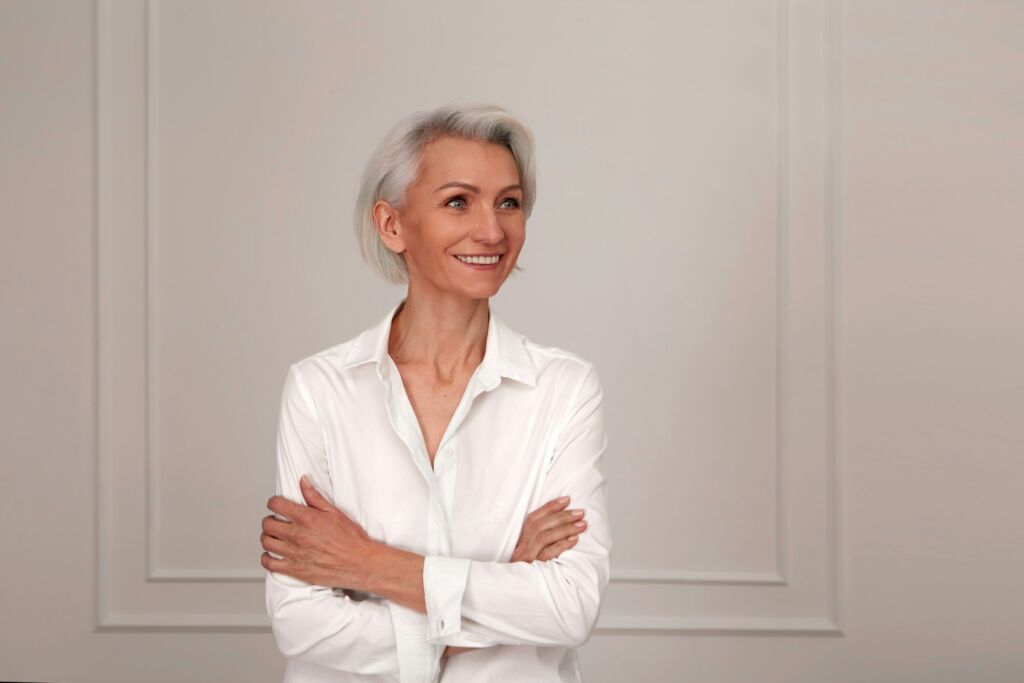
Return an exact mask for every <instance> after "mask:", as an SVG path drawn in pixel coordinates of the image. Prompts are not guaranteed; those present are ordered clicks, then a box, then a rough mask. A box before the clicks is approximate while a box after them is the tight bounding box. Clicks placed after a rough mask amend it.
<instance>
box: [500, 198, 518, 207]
mask: <svg viewBox="0 0 1024 683" xmlns="http://www.w3.org/2000/svg"><path fill="white" fill-rule="evenodd" d="M505 202H512V206H510V207H508V208H510V209H518V208H519V200H518V199H516V198H515V197H508V198H507V199H505V200H503V201H502V202H501V203H502V204H504V203H505Z"/></svg>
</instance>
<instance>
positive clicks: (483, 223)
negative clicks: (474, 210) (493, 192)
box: [473, 206, 505, 244]
mask: <svg viewBox="0 0 1024 683" xmlns="http://www.w3.org/2000/svg"><path fill="white" fill-rule="evenodd" d="M504 238H505V230H504V228H502V227H501V221H500V220H498V212H497V211H496V210H495V209H494V207H492V206H483V208H482V209H481V212H480V216H479V220H477V222H476V228H475V229H474V231H473V239H474V240H475V241H477V242H483V243H484V244H497V243H498V242H501V240H503V239H504Z"/></svg>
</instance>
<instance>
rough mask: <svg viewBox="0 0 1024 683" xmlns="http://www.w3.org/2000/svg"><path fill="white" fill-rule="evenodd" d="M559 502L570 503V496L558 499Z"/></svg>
mask: <svg viewBox="0 0 1024 683" xmlns="http://www.w3.org/2000/svg"><path fill="white" fill-rule="evenodd" d="M558 502H559V503H568V502H569V496H562V497H561V498H559V499H558Z"/></svg>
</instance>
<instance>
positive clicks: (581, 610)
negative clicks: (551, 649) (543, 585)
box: [556, 575, 608, 647]
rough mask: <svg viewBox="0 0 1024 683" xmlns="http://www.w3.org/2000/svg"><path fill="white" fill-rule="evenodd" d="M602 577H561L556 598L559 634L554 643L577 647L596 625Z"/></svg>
mask: <svg viewBox="0 0 1024 683" xmlns="http://www.w3.org/2000/svg"><path fill="white" fill-rule="evenodd" d="M606 576H607V575H604V576H600V575H598V576H591V577H588V579H587V580H581V579H580V578H578V577H577V578H571V577H568V576H566V577H563V579H562V580H563V581H564V582H565V585H564V588H565V589H566V590H564V591H563V592H562V594H561V596H560V598H561V599H560V600H557V601H556V605H557V607H556V612H557V617H558V618H557V621H558V622H559V625H560V629H559V637H558V640H560V641H561V642H559V643H557V644H558V645H562V646H564V647H581V646H582V645H584V644H585V643H586V642H587V641H588V640H590V636H591V634H593V632H594V628H595V627H596V626H597V618H598V615H599V614H600V611H601V603H602V601H603V598H604V593H605V589H606V587H607V585H608V580H607V578H606Z"/></svg>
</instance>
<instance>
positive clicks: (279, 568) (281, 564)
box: [260, 552, 289, 574]
mask: <svg viewBox="0 0 1024 683" xmlns="http://www.w3.org/2000/svg"><path fill="white" fill-rule="evenodd" d="M260 564H262V565H263V568H264V569H266V570H267V571H271V572H274V573H275V574H287V573H288V572H287V569H288V567H289V563H288V560H279V559H277V558H276V557H273V556H272V555H271V554H270V553H268V552H264V553H263V554H262V555H260Z"/></svg>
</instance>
